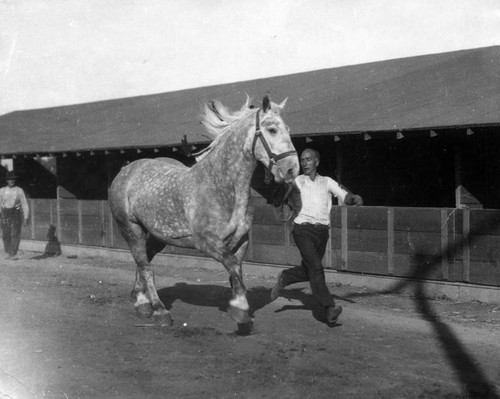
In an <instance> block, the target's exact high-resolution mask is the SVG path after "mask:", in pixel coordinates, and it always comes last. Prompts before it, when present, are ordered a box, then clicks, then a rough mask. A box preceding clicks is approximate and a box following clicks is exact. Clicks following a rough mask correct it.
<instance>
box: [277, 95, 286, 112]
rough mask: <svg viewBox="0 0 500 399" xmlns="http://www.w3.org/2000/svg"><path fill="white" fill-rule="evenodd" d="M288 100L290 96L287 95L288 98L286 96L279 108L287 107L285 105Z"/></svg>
mask: <svg viewBox="0 0 500 399" xmlns="http://www.w3.org/2000/svg"><path fill="white" fill-rule="evenodd" d="M287 100H288V97H287V98H285V99H284V100H283V101H282V102H281V104H280V105H278V108H279V109H280V110H282V109H283V108H285V105H286V101H287Z"/></svg>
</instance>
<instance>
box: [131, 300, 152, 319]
mask: <svg viewBox="0 0 500 399" xmlns="http://www.w3.org/2000/svg"><path fill="white" fill-rule="evenodd" d="M135 311H136V313H137V314H138V315H139V316H140V317H147V318H149V317H151V315H152V314H153V309H151V304H149V303H141V304H140V305H136V306H135Z"/></svg>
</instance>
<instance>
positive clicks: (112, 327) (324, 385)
mask: <svg viewBox="0 0 500 399" xmlns="http://www.w3.org/2000/svg"><path fill="white" fill-rule="evenodd" d="M39 258H40V254H37V253H30V252H24V253H23V254H21V259H19V260H17V261H12V260H3V259H2V260H1V261H0V268H1V274H0V275H1V279H0V288H1V290H2V293H3V295H2V298H3V301H4V303H3V305H2V306H1V307H0V322H1V329H0V399H5V398H15V399H24V398H27V399H31V398H273V399H274V398H301V399H303V398H499V392H500V305H498V304H497V305H493V304H482V303H478V302H471V303H463V302H462V303H456V302H452V301H449V300H446V299H436V298H434V299H432V300H423V299H418V298H415V297H412V296H410V295H408V294H404V295H396V294H380V293H374V292H368V291H366V290H363V289H360V288H354V287H350V286H338V285H337V286H331V289H332V292H334V293H335V295H336V297H337V302H338V303H339V304H341V305H342V306H343V307H344V313H343V314H342V316H341V318H340V320H339V323H338V324H337V325H335V326H333V327H329V326H327V325H326V324H325V323H324V322H323V319H322V318H323V315H322V314H321V311H320V309H318V308H316V306H315V304H314V301H313V300H312V298H311V296H310V291H309V288H308V286H307V284H302V285H296V286H292V287H290V288H289V289H285V291H284V292H283V293H284V296H283V297H280V298H279V299H278V300H276V301H275V302H272V303H270V302H269V299H268V298H269V294H270V289H271V287H272V285H273V283H274V281H273V279H271V278H265V277H259V278H258V277H256V276H252V275H251V274H248V273H245V282H246V284H247V287H248V297H249V302H250V305H251V307H252V309H253V311H254V317H255V331H254V333H253V334H251V335H248V336H241V335H239V334H237V328H236V327H237V326H236V324H235V323H234V322H233V321H232V320H231V319H230V318H229V317H228V316H227V314H226V313H225V308H226V305H227V301H228V299H229V297H230V289H229V284H228V281H227V274H226V272H225V271H224V270H223V269H222V266H221V268H220V269H218V270H215V269H210V270H209V269H201V268H182V265H180V264H177V265H172V267H164V266H161V267H160V266H158V267H157V268H156V286H157V289H158V290H159V294H160V297H161V298H162V300H163V301H164V302H165V304H166V305H167V307H169V308H171V313H172V317H173V319H174V326H173V327H155V326H149V323H150V321H149V320H145V319H140V318H138V317H137V316H136V315H135V313H134V309H133V304H132V302H131V301H130V299H129V292H130V291H131V288H132V284H133V280H134V276H135V268H134V266H133V264H132V263H128V262H121V261H116V260H111V259H107V258H106V259H105V258H69V257H67V256H64V255H62V256H60V257H57V258H47V259H39Z"/></svg>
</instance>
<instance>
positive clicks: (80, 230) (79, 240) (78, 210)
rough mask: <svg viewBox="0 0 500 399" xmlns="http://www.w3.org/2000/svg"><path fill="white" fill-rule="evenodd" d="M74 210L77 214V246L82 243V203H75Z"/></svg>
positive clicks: (78, 201)
mask: <svg viewBox="0 0 500 399" xmlns="http://www.w3.org/2000/svg"><path fill="white" fill-rule="evenodd" d="M76 209H77V212H78V244H81V243H82V242H83V225H82V202H81V201H80V200H77V201H76Z"/></svg>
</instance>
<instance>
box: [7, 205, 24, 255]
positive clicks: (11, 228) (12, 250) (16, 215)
mask: <svg viewBox="0 0 500 399" xmlns="http://www.w3.org/2000/svg"><path fill="white" fill-rule="evenodd" d="M21 227H22V213H21V210H20V209H16V208H10V209H9V208H3V209H2V239H3V246H4V249H5V253H6V254H7V255H8V257H14V256H16V255H17V250H18V249H19V242H20V241H21Z"/></svg>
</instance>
